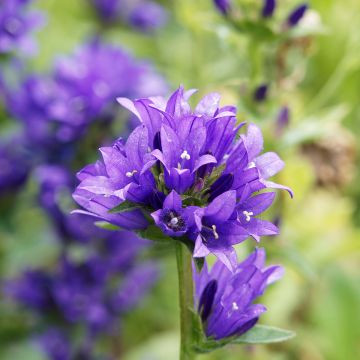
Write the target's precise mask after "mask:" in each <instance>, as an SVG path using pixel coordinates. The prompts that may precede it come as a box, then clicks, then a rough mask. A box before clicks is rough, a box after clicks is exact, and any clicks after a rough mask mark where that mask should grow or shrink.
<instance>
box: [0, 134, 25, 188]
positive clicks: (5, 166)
mask: <svg viewBox="0 0 360 360" xmlns="http://www.w3.org/2000/svg"><path fill="white" fill-rule="evenodd" d="M14 145H15V146H14ZM30 167H31V160H30V157H29V154H28V152H27V150H26V143H25V139H24V137H23V136H22V135H21V134H19V135H15V136H12V137H10V138H2V139H0V194H5V193H6V192H8V191H13V190H17V189H18V188H19V187H20V186H21V185H23V184H24V183H25V181H26V179H27V177H28V173H29V171H30Z"/></svg>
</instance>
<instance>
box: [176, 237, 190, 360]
mask: <svg viewBox="0 0 360 360" xmlns="http://www.w3.org/2000/svg"><path fill="white" fill-rule="evenodd" d="M175 248H176V260H177V268H178V277H179V305H180V336H181V340H180V360H193V359H195V353H194V351H193V314H192V310H191V309H193V307H194V295H193V294H194V288H193V287H194V285H193V278H192V256H191V253H190V251H189V250H188V249H187V248H186V246H185V245H184V244H182V243H181V242H180V241H176V242H175Z"/></svg>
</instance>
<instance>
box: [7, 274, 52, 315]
mask: <svg viewBox="0 0 360 360" xmlns="http://www.w3.org/2000/svg"><path fill="white" fill-rule="evenodd" d="M51 286H52V280H51V277H50V276H49V275H48V274H47V273H46V272H44V271H42V270H26V271H24V273H23V274H22V275H21V277H19V278H18V279H16V280H11V281H7V282H6V283H5V293H6V294H7V295H8V296H9V297H11V298H12V299H14V300H15V301H17V302H18V303H19V304H21V305H22V306H25V307H28V308H30V309H32V310H35V311H38V312H42V311H47V310H49V309H50V308H51V306H52V299H51V293H50V291H51V290H50V289H51Z"/></svg>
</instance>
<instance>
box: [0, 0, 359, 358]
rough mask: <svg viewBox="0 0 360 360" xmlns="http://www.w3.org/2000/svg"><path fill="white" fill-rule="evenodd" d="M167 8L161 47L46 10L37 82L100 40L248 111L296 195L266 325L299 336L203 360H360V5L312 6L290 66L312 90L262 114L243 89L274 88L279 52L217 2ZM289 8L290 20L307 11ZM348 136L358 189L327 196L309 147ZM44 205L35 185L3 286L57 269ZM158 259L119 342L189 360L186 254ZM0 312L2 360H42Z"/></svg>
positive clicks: (23, 200) (5, 251)
mask: <svg viewBox="0 0 360 360" xmlns="http://www.w3.org/2000/svg"><path fill="white" fill-rule="evenodd" d="M163 3H164V4H165V5H166V6H167V7H168V9H169V12H170V22H169V24H168V25H167V27H166V28H165V29H162V30H160V31H159V32H157V33H156V34H155V35H154V36H149V35H144V34H140V33H138V32H134V31H133V30H130V29H128V28H125V27H124V28H122V27H120V26H118V27H115V28H112V29H110V30H106V32H105V30H104V29H100V28H99V25H98V24H97V22H96V19H95V18H94V16H93V13H92V12H91V10H90V9H89V7H88V5H87V3H86V1H85V0H82V1H80V0H77V1H73V0H62V1H59V0H39V1H38V2H37V3H35V5H34V6H35V7H37V8H40V9H43V10H45V11H46V12H48V24H47V26H46V27H45V28H44V29H43V30H42V31H41V32H40V33H39V34H38V41H39V45H40V53H39V55H38V56H37V57H36V58H34V59H33V60H32V67H33V68H34V70H39V71H44V70H45V69H48V68H50V67H51V64H52V61H53V59H54V58H55V57H56V56H57V55H58V54H62V53H69V52H71V51H72V49H73V48H74V47H75V46H77V45H78V44H79V43H81V42H82V41H84V39H86V38H87V37H89V36H90V34H92V33H93V32H94V31H95V30H96V29H97V30H100V31H102V32H103V33H104V36H105V38H107V39H108V40H109V41H111V42H113V43H115V44H119V45H122V46H124V47H126V48H128V49H130V51H131V52H133V53H134V54H136V55H137V56H139V57H142V58H148V59H150V60H152V61H153V62H154V63H155V64H156V66H157V68H158V69H159V71H161V72H162V73H163V74H165V76H166V77H167V79H168V81H169V82H170V84H171V86H172V88H175V87H177V86H178V85H179V84H184V86H185V87H186V88H189V87H195V88H198V89H200V95H202V94H205V93H206V92H209V91H218V92H220V93H222V94H223V97H224V98H223V104H226V103H236V104H237V105H238V106H239V109H240V118H241V117H244V118H245V119H246V120H250V121H255V122H257V123H258V124H259V125H260V126H261V127H262V128H263V129H264V131H265V134H266V140H267V148H269V149H270V148H271V149H275V150H276V151H278V152H279V153H280V155H281V156H282V157H283V158H284V160H285V161H286V169H285V171H283V172H282V173H281V175H280V176H281V178H279V179H277V180H279V182H281V183H285V184H287V185H288V186H290V187H291V188H293V190H294V192H295V198H294V199H293V200H291V199H290V198H288V197H287V196H286V194H281V195H280V196H279V201H278V203H277V210H276V211H275V212H274V214H272V215H277V214H278V213H279V212H280V213H281V214H282V231H281V235H280V236H278V237H277V238H269V239H264V240H263V242H262V245H263V246H265V247H266V248H267V250H268V251H269V254H270V255H269V262H270V261H272V262H280V263H282V264H283V265H284V266H285V268H286V275H285V277H284V279H283V280H282V281H281V282H279V283H277V284H276V285H274V286H273V287H272V288H271V289H269V291H268V293H267V294H266V295H265V296H264V298H263V299H262V302H263V303H264V304H266V306H267V307H268V312H267V313H266V314H265V316H263V318H262V319H261V322H262V323H266V324H270V325H274V326H279V327H284V328H288V329H292V330H294V331H296V332H297V337H296V338H295V339H293V340H291V341H289V342H287V343H284V344H276V345H271V346H265V345H264V346H260V345H259V346H251V347H250V346H249V347H238V346H231V347H228V348H226V349H222V350H218V351H216V352H214V353H213V354H210V355H204V356H202V357H200V359H201V358H204V359H205V358H206V359H213V360H216V359H222V360H223V359H229V360H232V359H253V360H258V359H269V360H292V359H306V360H322V359H326V360H349V359H354V360H355V359H359V358H360V341H359V340H360V326H359V324H360V271H359V269H360V228H359V227H360V174H359V171H358V164H359V157H358V149H357V150H356V147H358V142H359V139H360V95H359V94H360V32H359V29H360V2H359V1H358V0H342V1H340V0H313V1H311V8H312V9H313V10H315V11H317V13H318V14H319V15H320V18H321V26H320V27H319V28H317V29H312V30H311V31H310V34H309V36H308V38H307V39H308V41H309V44H308V46H307V47H306V49H305V51H294V52H293V53H291V54H289V57H288V66H289V68H291V69H296V70H297V71H298V73H299V74H300V75H299V76H300V80H299V81H298V83H296V84H295V85H296V86H289V87H288V88H286V89H284V88H279V87H277V86H274V87H272V88H271V92H270V98H269V100H268V101H267V102H266V103H265V104H261V105H256V104H254V103H252V102H251V101H250V100H249V96H248V93H245V94H244V93H241V91H240V88H241V85H242V84H247V86H248V88H250V89H251V88H252V87H254V86H256V84H258V83H259V82H262V81H271V80H273V79H274V73H273V72H272V70H271V67H266V66H262V65H261V64H260V65H259V66H258V64H259V62H261V61H263V60H264V59H265V60H266V59H271V58H272V56H273V55H274V54H273V48H272V46H266V47H265V48H263V49H261V48H260V49H259V48H257V47H256V46H254V43H253V42H254V41H253V40H251V39H250V37H249V36H247V35H245V34H241V33H238V32H237V31H236V30H235V29H234V28H232V27H231V26H229V25H228V24H227V23H226V21H224V19H223V18H222V17H221V16H220V15H219V14H218V13H217V12H216V11H215V10H214V8H213V6H212V2H211V1H210V0H197V1H193V0H172V1H170V0H169V1H164V2H163ZM237 3H238V4H239V5H242V4H243V3H251V2H250V1H240V0H239V1H237ZM259 3H260V1H259ZM278 3H279V4H278V12H277V16H278V17H279V19H280V18H281V15H283V16H285V14H286V13H287V12H288V11H289V10H290V9H291V8H292V7H293V6H295V5H296V4H297V2H296V1H286V0H283V1H281V0H280V1H278ZM279 21H280V20H279ZM257 67H259V68H260V69H259V68H257ZM119 81H121V79H119ZM290 85H291V84H290ZM279 104H288V105H289V107H290V108H291V110H292V116H291V122H290V126H289V128H288V129H287V130H286V131H285V133H284V135H283V136H282V137H280V138H278V137H275V136H274V135H273V130H272V129H273V128H274V125H275V118H276V113H277V111H278V109H279ZM339 129H341V131H340V130H339ZM344 129H345V130H344ZM343 130H344V131H346V132H347V133H348V134H350V136H351V138H352V142H353V143H354V145H353V146H354V149H355V150H354V151H357V152H356V154H357V156H356V157H355V159H354V161H355V163H354V169H355V170H354V175H353V177H352V180H351V182H350V183H348V184H346V185H345V186H341V187H339V186H333V187H325V188H324V187H319V186H317V182H316V173H315V171H314V168H313V166H312V164H311V162H310V161H309V158H308V157H305V156H304V154H303V151H302V150H301V149H302V146H303V144H304V143H308V142H314V141H318V140H319V139H322V138H324V137H327V136H330V135H331V136H333V137H335V139H336V138H337V137H341V136H343V135H342V131H343ZM115 135H116V134H114V136H115ZM336 146H337V145H336V143H334V147H336ZM33 193H34V189H33V188H32V184H30V185H29V186H28V187H27V189H25V190H24V191H23V192H22V193H21V196H20V198H19V199H18V204H16V211H15V214H13V217H12V219H11V227H10V228H8V227H7V226H5V225H4V226H2V228H1V232H0V240H1V242H0V251H1V260H0V261H1V264H0V265H1V268H0V269H1V274H2V276H13V275H15V274H17V273H18V271H19V270H20V269H21V268H23V266H24V265H25V264H26V265H28V266H31V265H39V264H42V265H50V264H51V262H52V261H54V258H55V256H56V253H57V248H56V245H55V242H54V241H52V239H51V238H52V236H53V235H52V234H51V232H50V229H49V228H48V227H49V225H47V222H46V220H45V217H44V214H43V213H42V212H41V211H40V210H39V209H37V208H36V207H34V205H33V203H32V201H33V200H31V196H32V195H31V194H33ZM269 216H270V215H269ZM14 229H16V230H14ZM153 252H154V254H155V256H157V257H158V258H159V261H162V262H163V264H164V265H163V269H164V271H163V277H162V279H161V281H160V282H159V284H158V285H157V287H156V289H155V290H154V291H153V293H152V294H151V295H150V296H149V298H148V299H147V300H146V301H145V304H144V306H143V307H141V308H140V309H138V310H136V311H135V312H134V313H132V314H131V315H129V316H128V317H127V318H126V321H125V325H124V332H123V334H122V335H123V336H122V337H121V346H122V347H123V348H124V349H125V350H126V354H127V355H126V356H125V357H124V359H125V360H135V359H154V360H155V359H156V360H169V359H170V360H171V359H176V357H177V348H178V341H179V339H178V310H177V306H178V305H177V288H176V284H177V281H176V271H175V263H174V256H173V254H172V249H168V248H165V247H162V246H159V245H157V247H155V248H154V249H153ZM1 307H3V309H1ZM1 307H0V359H1V360H13V359H26V360H40V359H42V357H41V354H40V353H39V352H38V351H37V349H36V347H34V346H33V344H32V343H31V341H29V340H28V337H26V336H25V335H26V325H27V321H31V319H30V320H28V319H27V317H26V315H25V314H19V313H18V312H16V311H15V309H13V308H12V307H11V306H10V308H9V307H8V305H7V306H6V307H5V305H1ZM118 341H120V339H119V340H118ZM104 346H110V345H109V344H104Z"/></svg>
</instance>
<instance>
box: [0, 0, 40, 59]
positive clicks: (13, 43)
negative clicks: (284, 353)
mask: <svg viewBox="0 0 360 360" xmlns="http://www.w3.org/2000/svg"><path fill="white" fill-rule="evenodd" d="M29 2H30V0H5V1H1V2H0V54H6V53H10V52H13V51H20V52H21V53H23V54H25V55H31V54H33V53H34V51H35V50H36V44H35V42H34V40H33V38H32V32H33V30H35V29H36V28H38V27H39V26H41V25H42V23H43V22H44V18H43V16H42V14H40V13H38V12H35V11H30V10H29V9H28V3H29Z"/></svg>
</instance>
